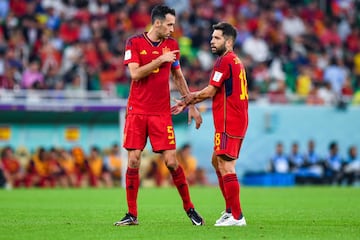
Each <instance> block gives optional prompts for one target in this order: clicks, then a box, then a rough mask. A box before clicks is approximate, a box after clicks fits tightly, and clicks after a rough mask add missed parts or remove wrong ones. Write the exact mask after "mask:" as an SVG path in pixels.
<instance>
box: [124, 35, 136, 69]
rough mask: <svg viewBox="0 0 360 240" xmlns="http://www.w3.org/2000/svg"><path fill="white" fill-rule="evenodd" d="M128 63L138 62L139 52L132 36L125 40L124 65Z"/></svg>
mask: <svg viewBox="0 0 360 240" xmlns="http://www.w3.org/2000/svg"><path fill="white" fill-rule="evenodd" d="M129 63H140V60H139V52H138V51H137V50H136V41H135V39H134V38H130V39H128V40H127V41H126V46H125V54H124V65H128V64H129Z"/></svg>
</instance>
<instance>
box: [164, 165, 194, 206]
mask: <svg viewBox="0 0 360 240" xmlns="http://www.w3.org/2000/svg"><path fill="white" fill-rule="evenodd" d="M170 173H171V176H172V178H173V182H174V184H175V186H176V188H177V190H178V192H179V194H180V196H181V199H182V201H183V207H184V210H185V211H186V212H187V211H188V210H189V209H190V208H194V205H193V203H192V202H191V200H190V193H189V185H188V184H187V182H186V178H185V174H184V170H183V169H182V167H181V166H180V165H179V166H178V168H177V169H176V170H173V171H170Z"/></svg>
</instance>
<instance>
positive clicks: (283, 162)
mask: <svg viewBox="0 0 360 240" xmlns="http://www.w3.org/2000/svg"><path fill="white" fill-rule="evenodd" d="M270 172H273V173H288V172H290V163H289V158H288V156H287V155H286V154H285V152H284V145H283V143H282V142H278V143H277V144H276V149H275V154H274V156H273V157H271V159H270Z"/></svg>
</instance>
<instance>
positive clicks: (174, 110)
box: [171, 98, 186, 115]
mask: <svg viewBox="0 0 360 240" xmlns="http://www.w3.org/2000/svg"><path fill="white" fill-rule="evenodd" d="M173 101H174V102H175V105H174V106H172V107H171V114H172V115H178V114H179V113H181V112H182V111H184V109H185V108H186V104H185V102H184V101H181V100H178V99H175V98H174V99H173Z"/></svg>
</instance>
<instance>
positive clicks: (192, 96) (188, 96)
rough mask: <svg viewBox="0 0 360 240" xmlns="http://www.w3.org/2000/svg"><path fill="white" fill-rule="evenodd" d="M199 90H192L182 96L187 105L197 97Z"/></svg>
mask: <svg viewBox="0 0 360 240" xmlns="http://www.w3.org/2000/svg"><path fill="white" fill-rule="evenodd" d="M196 95H197V92H191V93H188V94H186V95H184V96H182V97H181V98H182V99H183V101H184V102H185V104H186V105H189V104H192V103H193V101H194V99H195V98H196Z"/></svg>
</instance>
